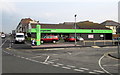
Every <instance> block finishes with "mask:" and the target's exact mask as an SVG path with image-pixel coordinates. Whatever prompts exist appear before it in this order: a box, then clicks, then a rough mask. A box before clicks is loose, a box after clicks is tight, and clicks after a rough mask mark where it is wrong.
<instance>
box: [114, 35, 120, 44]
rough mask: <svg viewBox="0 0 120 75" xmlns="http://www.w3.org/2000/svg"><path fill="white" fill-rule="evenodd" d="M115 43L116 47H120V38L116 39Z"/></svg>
mask: <svg viewBox="0 0 120 75" xmlns="http://www.w3.org/2000/svg"><path fill="white" fill-rule="evenodd" d="M113 41H114V44H115V45H118V43H119V44H120V37H117V38H114V39H113Z"/></svg>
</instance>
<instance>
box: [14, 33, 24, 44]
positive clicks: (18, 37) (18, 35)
mask: <svg viewBox="0 0 120 75" xmlns="http://www.w3.org/2000/svg"><path fill="white" fill-rule="evenodd" d="M17 42H19V43H24V42H25V35H24V33H16V35H15V43H17Z"/></svg>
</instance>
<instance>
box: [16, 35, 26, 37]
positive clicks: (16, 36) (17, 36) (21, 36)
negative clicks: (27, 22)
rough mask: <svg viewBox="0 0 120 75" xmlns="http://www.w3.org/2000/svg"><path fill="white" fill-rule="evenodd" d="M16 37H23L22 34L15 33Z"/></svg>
mask: <svg viewBox="0 0 120 75" xmlns="http://www.w3.org/2000/svg"><path fill="white" fill-rule="evenodd" d="M16 37H24V35H16Z"/></svg>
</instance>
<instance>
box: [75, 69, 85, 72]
mask: <svg viewBox="0 0 120 75" xmlns="http://www.w3.org/2000/svg"><path fill="white" fill-rule="evenodd" d="M74 71H79V72H84V70H80V69H74Z"/></svg>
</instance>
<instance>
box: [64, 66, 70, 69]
mask: <svg viewBox="0 0 120 75" xmlns="http://www.w3.org/2000/svg"><path fill="white" fill-rule="evenodd" d="M62 68H64V69H71V68H70V67H64V66H63V67H62Z"/></svg>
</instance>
